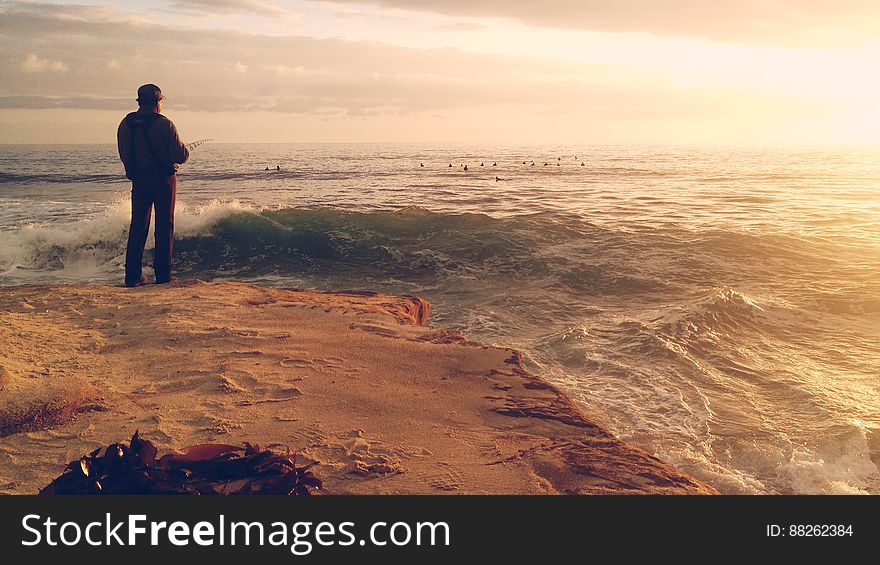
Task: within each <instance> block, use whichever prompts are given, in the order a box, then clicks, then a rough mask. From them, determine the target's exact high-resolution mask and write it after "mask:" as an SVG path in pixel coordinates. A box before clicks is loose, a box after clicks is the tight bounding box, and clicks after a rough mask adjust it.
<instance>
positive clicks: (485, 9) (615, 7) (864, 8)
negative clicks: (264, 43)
mask: <svg viewBox="0 0 880 565" xmlns="http://www.w3.org/2000/svg"><path fill="white" fill-rule="evenodd" d="M312 1H314V2H321V3H329V4H337V3H342V4H365V5H374V6H380V7H383V8H395V9H405V10H411V11H418V12H433V13H438V14H445V15H449V16H468V17H498V18H508V19H512V20H516V21H519V22H521V23H523V24H526V25H530V26H538V27H551V28H562V29H582V30H590V31H601V32H645V33H651V34H655V35H685V36H695V37H706V38H709V39H715V40H722V41H741V42H760V43H773V44H786V43H789V44H791V43H808V44H811V43H812V44H814V43H817V42H825V43H829V44H837V43H847V42H850V41H853V40H862V39H865V38H869V37H876V36H877V26H878V23H880V2H877V1H876V0H837V1H834V2H830V1H825V0H758V1H756V0H544V1H542V2H535V1H534V0H341V1H340V0H312Z"/></svg>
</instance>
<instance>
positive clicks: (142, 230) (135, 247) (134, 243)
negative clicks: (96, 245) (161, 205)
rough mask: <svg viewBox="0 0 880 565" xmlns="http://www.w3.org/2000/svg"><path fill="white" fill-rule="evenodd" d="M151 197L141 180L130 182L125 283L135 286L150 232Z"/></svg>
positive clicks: (139, 274)
mask: <svg viewBox="0 0 880 565" xmlns="http://www.w3.org/2000/svg"><path fill="white" fill-rule="evenodd" d="M152 212H153V199H152V197H151V195H150V191H149V190H147V187H146V186H145V185H144V183H143V182H141V181H133V182H132V183H131V226H130V227H129V229H128V247H127V248H126V250H125V284H126V286H135V285H137V284H138V283H139V281H140V279H141V274H142V272H141V263H142V262H143V259H144V245H146V243H147V235H148V234H149V232H150V215H151V214H152Z"/></svg>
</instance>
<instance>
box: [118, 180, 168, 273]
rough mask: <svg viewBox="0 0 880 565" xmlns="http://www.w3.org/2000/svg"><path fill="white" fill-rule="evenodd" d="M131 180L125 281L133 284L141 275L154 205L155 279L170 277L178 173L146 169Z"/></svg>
mask: <svg viewBox="0 0 880 565" xmlns="http://www.w3.org/2000/svg"><path fill="white" fill-rule="evenodd" d="M134 177H135V178H134V180H132V182H131V228H130V229H129V231H128V248H127V250H126V252H125V284H128V285H133V284H137V282H138V281H139V280H140V278H141V262H142V261H143V259H144V245H146V243H147V235H148V234H149V232H150V216H151V214H152V211H153V206H155V207H156V249H155V251H154V252H153V270H154V271H155V273H156V281H158V282H163V281H167V280H168V279H169V278H170V277H171V249H172V246H173V244H174V201H175V198H176V197H177V176H176V175H171V176H168V175H165V174H162V173H159V172H154V171H145V172H143V173H139V174H137V175H135V176H134Z"/></svg>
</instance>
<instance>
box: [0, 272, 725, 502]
mask: <svg viewBox="0 0 880 565" xmlns="http://www.w3.org/2000/svg"><path fill="white" fill-rule="evenodd" d="M429 311H430V305H429V304H428V303H427V302H426V301H424V300H422V299H420V298H416V297H398V296H388V295H380V294H372V293H329V292H317V291H301V290H281V289H268V288H261V287H255V286H250V285H245V284H239V283H220V284H209V283H203V282H199V281H187V282H180V283H174V284H171V285H164V286H157V285H147V286H144V287H139V288H134V289H127V288H120V287H111V286H86V285H82V286H21V287H6V288H2V289H0V343H3V344H4V347H3V351H2V352H0V493H7V494H31V493H36V492H37V491H38V490H39V489H40V488H41V487H43V486H45V485H46V484H48V483H49V482H50V481H51V480H52V479H53V478H54V477H56V476H57V475H59V474H60V473H61V472H62V471H63V469H64V467H65V466H66V464H67V463H68V462H69V461H71V460H73V459H76V458H78V457H80V456H81V455H84V454H86V453H88V452H90V451H92V450H94V449H95V448H97V447H99V446H104V445H107V444H109V443H113V442H118V441H123V440H127V439H128V438H129V437H130V436H131V435H132V434H133V433H134V431H135V430H140V433H141V435H142V436H143V437H145V438H147V439H150V440H151V441H153V442H154V443H155V444H156V446H157V447H158V448H159V452H160V454H162V453H165V452H168V451H182V450H184V448H185V447H186V446H189V445H193V444H198V443H208V442H217V443H227V444H241V443H243V442H250V443H256V444H259V445H261V446H263V447H271V448H273V449H276V450H280V451H285V450H288V449H289V450H290V452H293V453H296V454H297V457H298V460H299V461H300V462H303V463H306V462H316V463H317V465H316V467H315V468H314V469H313V471H314V473H315V474H316V475H317V476H318V477H319V478H321V479H322V480H323V481H324V486H325V490H326V492H328V493H338V494H343V493H356V494H428V493H461V494H555V493H572V494H579V493H580V494H589V493H599V494H605V493H616V494H618V493H619V494H630V493H632V494H636V493H639V494H640V493H651V494H707V493H714V490H713V489H712V488H711V487H708V486H706V485H704V484H703V483H700V482H699V481H697V480H695V479H693V478H691V477H689V476H687V475H686V474H684V473H682V472H680V471H678V470H676V469H675V468H673V467H671V466H669V465H666V464H665V463H663V462H661V461H659V460H658V459H656V458H654V457H651V456H650V455H648V454H647V453H645V452H644V451H642V450H640V449H638V448H636V447H634V446H631V445H628V444H626V443H623V442H621V441H619V440H617V439H616V438H615V437H614V436H612V435H611V434H610V433H609V432H608V431H607V430H605V429H604V428H603V427H602V426H601V425H600V424H598V423H597V422H594V421H593V420H591V419H590V418H589V417H588V416H587V415H585V414H584V413H583V412H582V411H581V410H580V409H579V408H578V407H577V406H576V405H575V404H574V403H573V402H572V401H571V400H570V399H569V398H567V397H566V396H565V395H564V394H563V393H562V392H561V391H559V390H558V389H557V388H555V387H554V386H552V385H550V384H549V383H547V382H546V381H544V380H542V379H541V378H540V377H537V376H534V375H531V374H529V373H528V372H526V371H525V370H524V369H523V368H522V365H521V363H520V356H519V354H518V353H516V352H515V351H512V350H509V349H503V348H495V347H488V346H485V345H482V344H480V343H475V342H472V341H469V340H467V339H466V338H465V337H464V336H462V335H460V334H459V333H457V332H455V331H451V330H446V329H442V328H435V327H430V326H428V325H427V321H428V314H429Z"/></svg>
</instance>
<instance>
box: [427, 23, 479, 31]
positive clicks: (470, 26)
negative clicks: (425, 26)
mask: <svg viewBox="0 0 880 565" xmlns="http://www.w3.org/2000/svg"><path fill="white" fill-rule="evenodd" d="M488 28H489V26H487V25H483V24H475V23H471V22H456V23H452V24H443V25H438V26H434V27H432V28H431V31H481V30H484V29H488Z"/></svg>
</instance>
